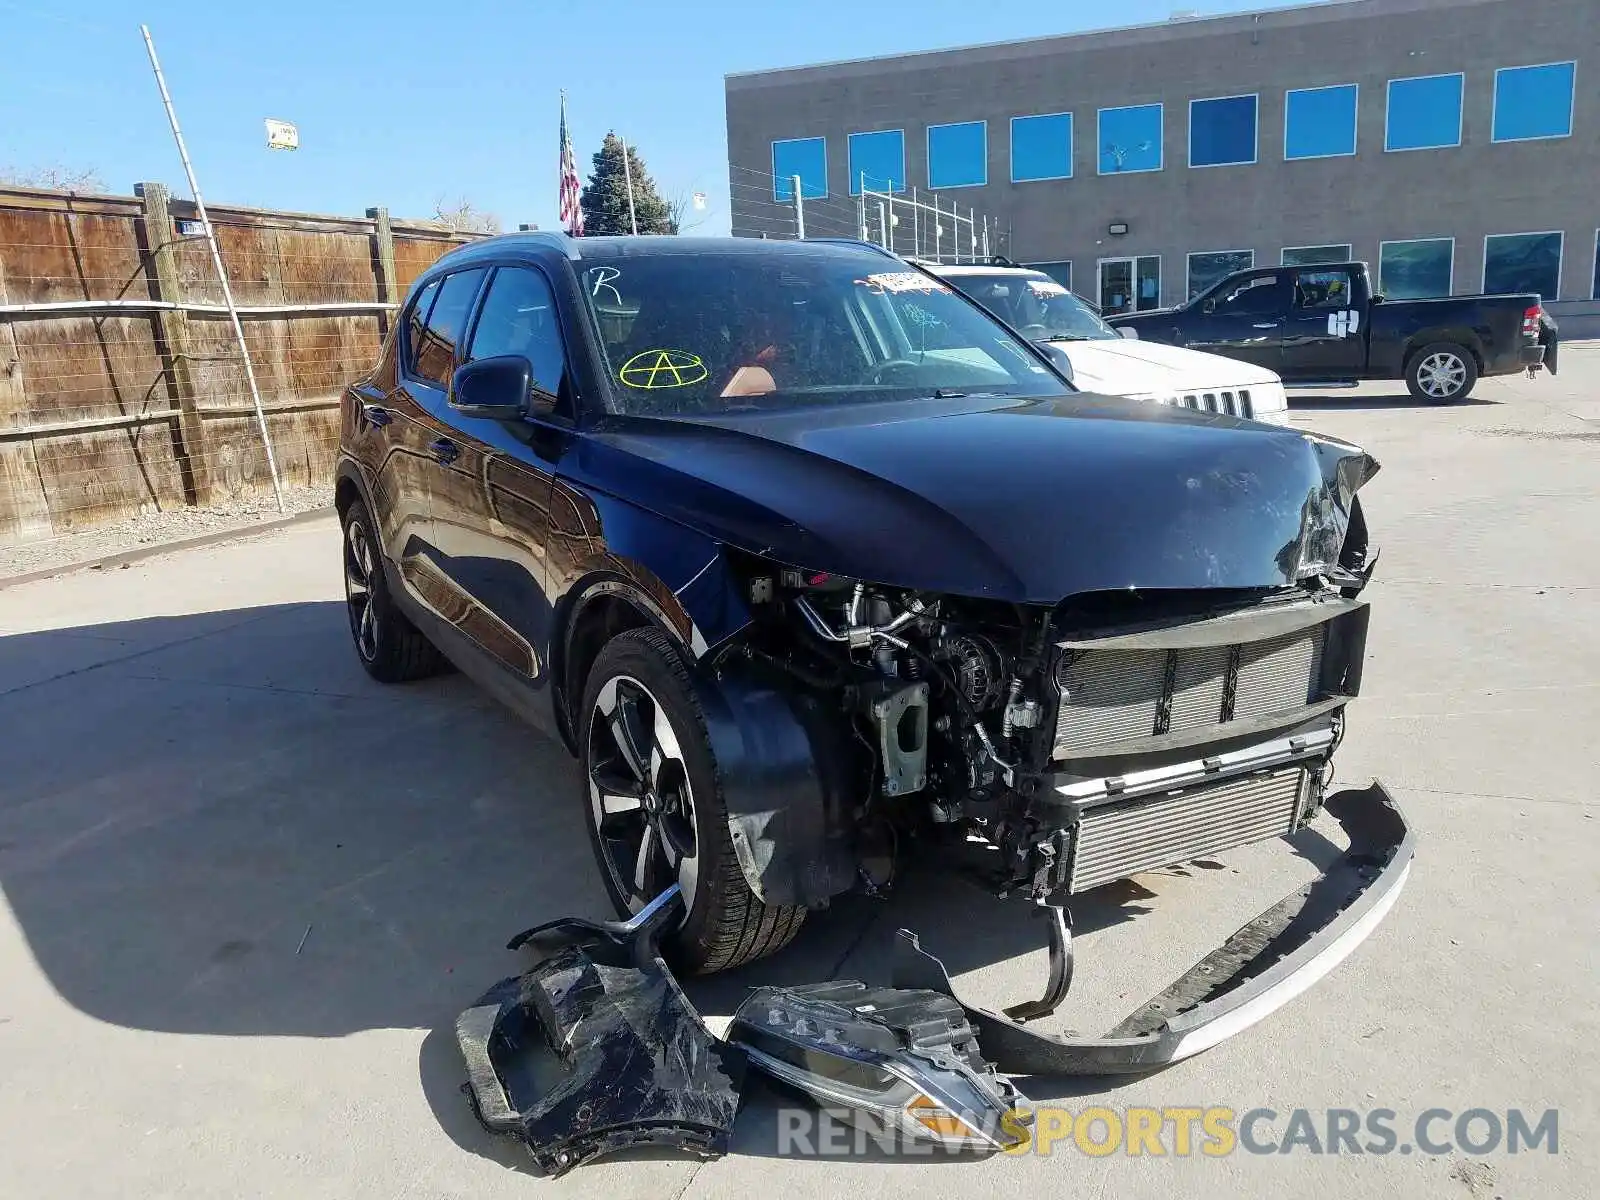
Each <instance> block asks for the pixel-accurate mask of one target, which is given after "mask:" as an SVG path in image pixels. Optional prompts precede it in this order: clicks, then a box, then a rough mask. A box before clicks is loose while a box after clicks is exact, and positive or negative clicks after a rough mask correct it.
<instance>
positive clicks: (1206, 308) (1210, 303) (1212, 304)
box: [1200, 300, 1217, 313]
mask: <svg viewBox="0 0 1600 1200" xmlns="http://www.w3.org/2000/svg"><path fill="white" fill-rule="evenodd" d="M1200 311H1201V312H1203V313H1214V312H1216V311H1217V302H1216V301H1215V300H1207V301H1206V302H1205V303H1204V304H1202V305H1201V306H1200Z"/></svg>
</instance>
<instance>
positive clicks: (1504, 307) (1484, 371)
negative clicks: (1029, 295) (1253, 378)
mask: <svg viewBox="0 0 1600 1200" xmlns="http://www.w3.org/2000/svg"><path fill="white" fill-rule="evenodd" d="M1108 320H1109V322H1110V324H1111V325H1113V326H1115V327H1116V328H1117V329H1118V331H1119V332H1121V333H1122V335H1123V336H1124V337H1133V336H1136V337H1139V338H1141V339H1144V340H1147V341H1153V342H1166V343H1169V344H1171V345H1175V346H1186V347H1188V348H1189V349H1191V350H1202V351H1206V352H1208V353H1211V354H1221V355H1225V356H1226V357H1228V358H1237V359H1240V360H1242V361H1244V362H1251V363H1255V364H1257V365H1259V366H1263V367H1267V368H1270V369H1271V370H1274V371H1276V372H1277V373H1278V374H1279V375H1281V376H1282V377H1283V382H1284V383H1285V385H1287V386H1289V387H1300V388H1304V387H1316V386H1340V387H1344V386H1350V385H1353V384H1354V383H1356V382H1357V381H1359V380H1363V379H1404V380H1405V381H1406V386H1407V387H1408V388H1409V389H1410V390H1411V394H1412V395H1413V396H1415V397H1416V398H1417V399H1418V400H1422V401H1426V402H1428V403H1431V404H1450V403H1452V402H1454V401H1457V400H1463V399H1465V398H1466V397H1467V395H1468V393H1470V392H1471V391H1472V389H1473V386H1474V385H1475V384H1476V383H1477V382H1478V380H1479V378H1480V377H1482V376H1486V375H1512V374H1515V373H1516V372H1518V371H1523V370H1526V371H1528V372H1529V373H1530V374H1531V373H1533V372H1536V371H1538V370H1539V369H1540V368H1541V367H1543V368H1545V369H1546V370H1548V371H1549V372H1550V373H1551V374H1552V375H1553V374H1555V371H1556V352H1557V349H1558V346H1559V341H1558V330H1557V327H1556V323H1555V321H1554V320H1553V319H1552V318H1551V317H1550V316H1549V314H1548V313H1546V312H1545V310H1544V306H1543V304H1542V303H1541V302H1540V298H1539V297H1538V296H1537V295H1535V294H1533V293H1528V294H1526V295H1510V296H1456V297H1450V298H1445V299H1439V300H1386V299H1385V298H1384V297H1383V296H1381V295H1376V294H1374V293H1373V291H1372V287H1371V284H1370V283H1369V282H1368V274H1367V264H1366V263H1359V262H1348V263H1331V264H1321V265H1318V266H1307V267H1267V268H1258V269H1256V270H1251V271H1239V272H1236V273H1235V274H1232V275H1229V276H1228V277H1227V278H1226V279H1224V280H1222V281H1221V282H1220V283H1218V284H1216V285H1215V286H1213V287H1212V288H1210V289H1209V290H1207V291H1205V292H1202V293H1201V294H1200V295H1198V296H1196V297H1195V298H1194V299H1193V300H1191V301H1189V303H1188V304H1186V305H1184V306H1183V307H1182V308H1171V309H1163V310H1160V311H1157V312H1142V313H1137V314H1132V313H1130V314H1128V315H1126V316H1118V317H1111V318H1108Z"/></svg>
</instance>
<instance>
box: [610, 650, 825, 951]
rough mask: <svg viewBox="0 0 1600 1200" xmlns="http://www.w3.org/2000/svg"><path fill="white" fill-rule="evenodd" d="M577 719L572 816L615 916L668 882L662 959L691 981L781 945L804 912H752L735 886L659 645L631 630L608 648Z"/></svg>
mask: <svg viewBox="0 0 1600 1200" xmlns="http://www.w3.org/2000/svg"><path fill="white" fill-rule="evenodd" d="M579 712H580V725H579V729H578V746H579V748H580V750H581V752H582V763H583V789H584V795H583V809H584V812H585V813H586V814H587V817H588V825H589V838H590V841H591V843H592V844H593V846H594V852H595V859H596V861H597V862H598V864H599V866H600V875H601V879H602V880H603V881H604V883H605V887H606V891H607V893H608V894H609V895H610V897H611V901H612V903H613V904H614V905H615V906H616V908H617V912H618V914H619V915H622V916H628V915H631V914H633V913H636V912H638V911H639V910H640V909H641V908H643V907H644V905H645V904H646V903H648V902H649V901H650V900H652V899H654V898H655V897H656V896H658V895H660V894H661V892H663V891H664V890H665V889H667V888H668V887H670V886H671V885H672V884H673V883H674V882H676V883H677V884H678V886H679V887H680V888H681V889H682V890H683V900H684V908H685V916H684V919H683V922H682V924H680V925H679V927H678V928H677V930H676V931H674V932H673V933H672V934H671V935H670V936H669V937H668V938H667V939H666V940H665V943H664V945H663V949H664V950H665V951H666V953H667V956H668V958H669V959H670V960H671V961H672V963H673V964H674V965H675V966H677V967H679V968H680V969H683V970H687V971H689V972H692V973H694V974H710V973H711V972H713V971H721V970H725V969H727V968H728V967H735V966H739V965H741V964H743V963H747V962H751V961H753V960H755V959H758V958H762V957H764V956H766V955H768V954H771V953H773V952H774V951H776V950H780V949H782V948H783V947H784V946H786V945H788V944H789V942H790V941H791V940H793V938H794V936H795V934H797V933H798V932H799V931H800V925H801V922H802V921H804V919H805V915H806V910H805V909H804V908H801V907H790V906H785V905H771V904H763V903H762V902H761V901H760V900H758V899H757V898H756V896H755V894H754V893H753V892H751V890H750V887H749V885H748V884H747V883H746V882H745V878H744V874H743V872H741V871H740V869H739V860H738V859H737V858H736V857H735V855H734V851H733V839H732V837H731V835H730V834H729V832H728V810H727V807H726V805H725V804H724V803H723V799H722V786H721V781H720V779H719V778H718V772H717V765H716V760H715V759H714V757H713V755H712V752H711V743H710V739H709V738H708V737H707V735H706V723H705V717H704V716H703V715H702V714H701V711H700V704H699V701H698V700H697V699H696V697H695V692H694V686H693V684H692V682H691V680H690V677H689V672H688V668H687V667H686V666H685V664H684V661H683V658H682V656H681V655H680V654H679V653H678V651H677V649H676V647H675V646H674V645H673V644H672V642H671V641H670V640H669V639H668V638H667V637H666V635H665V634H663V633H662V632H661V631H660V630H658V629H651V628H642V629H630V630H628V631H627V632H625V633H621V634H619V635H617V636H616V637H615V638H613V639H612V640H611V641H610V642H608V643H607V644H606V646H605V647H604V649H602V650H601V651H600V655H599V657H598V658H597V659H596V660H595V664H594V668H593V670H591V671H590V673H589V679H588V682H587V684H586V685H585V687H584V697H583V707H582V708H581V709H580V710H579Z"/></svg>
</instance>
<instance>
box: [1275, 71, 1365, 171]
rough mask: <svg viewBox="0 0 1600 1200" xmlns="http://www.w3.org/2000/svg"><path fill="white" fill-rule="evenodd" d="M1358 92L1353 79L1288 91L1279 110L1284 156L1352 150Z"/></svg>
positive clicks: (1319, 155) (1330, 155)
mask: <svg viewBox="0 0 1600 1200" xmlns="http://www.w3.org/2000/svg"><path fill="white" fill-rule="evenodd" d="M1358 93H1359V89H1358V88H1357V87H1356V85H1355V84H1353V83H1347V84H1341V85H1339V86H1338V87H1321V88H1304V89H1302V90H1298V91H1291V92H1289V93H1288V95H1287V96H1286V97H1285V103H1284V114H1283V156H1284V158H1287V159H1295V158H1334V157H1336V156H1338V155H1341V154H1354V153H1355V152H1356V97H1357V95H1358Z"/></svg>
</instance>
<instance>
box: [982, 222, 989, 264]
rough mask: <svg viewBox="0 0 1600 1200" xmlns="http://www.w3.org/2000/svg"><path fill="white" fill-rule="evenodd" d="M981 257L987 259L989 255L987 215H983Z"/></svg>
mask: <svg viewBox="0 0 1600 1200" xmlns="http://www.w3.org/2000/svg"><path fill="white" fill-rule="evenodd" d="M983 257H984V258H985V259H988V258H989V257H991V256H990V254H989V214H988V213H984V214H983Z"/></svg>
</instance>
